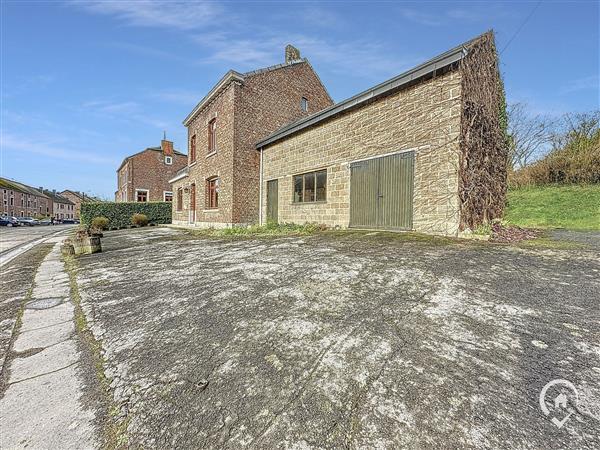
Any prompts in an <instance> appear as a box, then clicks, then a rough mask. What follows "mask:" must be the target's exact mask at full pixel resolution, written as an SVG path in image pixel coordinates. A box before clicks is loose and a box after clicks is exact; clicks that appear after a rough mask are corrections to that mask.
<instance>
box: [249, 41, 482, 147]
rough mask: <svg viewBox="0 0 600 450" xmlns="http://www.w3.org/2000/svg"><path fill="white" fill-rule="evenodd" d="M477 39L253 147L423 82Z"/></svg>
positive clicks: (461, 56) (316, 114) (293, 125)
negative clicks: (421, 80)
mask: <svg viewBox="0 0 600 450" xmlns="http://www.w3.org/2000/svg"><path fill="white" fill-rule="evenodd" d="M480 37H481V36H479V37H477V38H475V39H471V40H469V41H467V42H465V43H463V44H460V45H459V46H457V47H454V48H452V49H450V50H448V51H446V52H444V53H442V54H440V55H438V56H436V57H435V58H432V59H430V60H429V61H426V62H424V63H423V64H420V65H418V66H416V67H414V68H412V69H410V70H408V71H406V72H404V73H401V74H400V75H398V76H395V77H394V78H391V79H389V80H387V81H384V82H383V83H381V84H378V85H376V86H374V87H372V88H370V89H367V90H366V91H363V92H361V93H359V94H356V95H354V96H352V97H350V98H348V99H346V100H343V101H341V102H339V103H336V104H334V105H332V106H330V107H328V108H325V109H322V110H321V111H318V112H316V113H314V114H311V115H309V116H307V117H304V118H302V119H300V120H297V121H296V122H292V123H290V124H288V125H285V126H283V127H282V128H280V129H279V130H277V131H275V132H274V133H272V134H270V135H269V136H267V137H266V138H264V139H262V140H261V141H259V142H258V143H257V144H256V148H257V149H260V148H261V147H264V146H267V145H269V144H272V143H274V142H277V141H279V140H281V139H284V138H285V137H287V136H289V135H291V134H295V133H297V132H299V131H301V130H303V129H305V128H308V127H311V126H313V125H316V124H318V123H320V122H323V121H325V120H327V119H329V118H331V117H333V116H337V115H339V114H341V113H342V112H344V111H347V110H349V109H352V108H356V107H358V106H361V105H364V104H366V103H368V102H371V101H373V100H374V99H376V98H379V97H383V96H386V95H390V94H392V93H394V92H397V91H398V90H401V89H404V88H406V87H408V86H410V85H412V84H413V83H414V82H416V81H417V80H420V79H422V78H423V77H426V76H429V75H431V74H432V73H435V72H436V71H437V70H441V69H444V68H447V67H449V66H452V65H453V64H455V63H457V62H458V61H460V60H462V59H463V58H464V57H465V56H466V55H467V53H468V49H469V46H470V45H471V44H472V43H473V42H474V41H476V40H477V39H479V38H480Z"/></svg>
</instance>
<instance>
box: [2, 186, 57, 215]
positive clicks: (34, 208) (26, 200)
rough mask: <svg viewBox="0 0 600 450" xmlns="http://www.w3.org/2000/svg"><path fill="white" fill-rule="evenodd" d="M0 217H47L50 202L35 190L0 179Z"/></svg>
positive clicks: (50, 208)
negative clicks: (0, 199)
mask: <svg viewBox="0 0 600 450" xmlns="http://www.w3.org/2000/svg"><path fill="white" fill-rule="evenodd" d="M0 192H1V193H2V215H3V216H13V217H47V216H49V215H50V214H51V211H52V200H51V199H50V198H48V197H47V196H46V195H44V194H43V193H42V192H40V191H39V190H37V189H34V188H32V187H30V186H27V185H25V184H23V183H19V182H16V181H12V180H8V179H5V178H0Z"/></svg>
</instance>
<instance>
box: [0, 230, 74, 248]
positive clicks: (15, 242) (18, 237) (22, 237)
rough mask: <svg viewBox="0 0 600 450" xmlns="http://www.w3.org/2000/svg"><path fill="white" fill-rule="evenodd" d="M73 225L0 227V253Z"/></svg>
mask: <svg viewBox="0 0 600 450" xmlns="http://www.w3.org/2000/svg"><path fill="white" fill-rule="evenodd" d="M73 226H74V225H54V226H43V225H38V226H34V227H0V253H4V252H6V251H8V250H12V249H14V248H16V247H19V246H21V245H24V244H27V243H29V242H32V241H35V240H36V239H39V238H43V237H47V236H50V235H51V234H53V233H56V232H57V231H61V230H67V229H69V228H72V227H73Z"/></svg>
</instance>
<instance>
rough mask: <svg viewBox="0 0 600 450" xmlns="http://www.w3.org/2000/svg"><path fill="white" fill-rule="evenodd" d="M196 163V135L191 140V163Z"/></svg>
mask: <svg viewBox="0 0 600 450" xmlns="http://www.w3.org/2000/svg"><path fill="white" fill-rule="evenodd" d="M195 161H196V135H193V136H192V138H191V139H190V163H193V162H195Z"/></svg>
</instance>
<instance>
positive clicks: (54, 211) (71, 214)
mask: <svg viewBox="0 0 600 450" xmlns="http://www.w3.org/2000/svg"><path fill="white" fill-rule="evenodd" d="M40 191H42V192H43V193H44V194H45V195H46V197H48V198H49V199H50V204H51V208H50V211H51V214H50V215H51V216H53V217H54V218H55V219H75V218H76V217H75V204H74V203H73V202H72V201H71V200H69V199H68V198H66V197H63V196H62V195H60V194H59V193H57V192H56V190H55V189H53V190H49V189H44V188H41V187H40Z"/></svg>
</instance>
